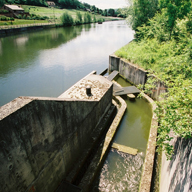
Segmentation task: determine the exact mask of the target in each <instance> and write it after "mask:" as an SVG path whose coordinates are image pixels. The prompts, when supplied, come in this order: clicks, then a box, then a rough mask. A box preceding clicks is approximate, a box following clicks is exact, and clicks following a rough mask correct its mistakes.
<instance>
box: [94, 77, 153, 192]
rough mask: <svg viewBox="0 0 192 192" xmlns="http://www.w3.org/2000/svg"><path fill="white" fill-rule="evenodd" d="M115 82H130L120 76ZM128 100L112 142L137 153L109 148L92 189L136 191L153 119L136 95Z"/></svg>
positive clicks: (106, 191)
mask: <svg viewBox="0 0 192 192" xmlns="http://www.w3.org/2000/svg"><path fill="white" fill-rule="evenodd" d="M117 82H118V83H119V84H120V85H121V86H122V87H126V86H129V85H130V84H129V83H128V82H126V81H125V80H124V79H122V78H118V79H117ZM123 98H124V99H125V101H126V103H127V111H126V113H125V115H124V117H123V119H122V121H121V124H120V126H119V129H118V131H117V133H116V135H115V138H114V142H115V143H118V144H121V145H125V146H128V147H132V148H135V149H138V154H137V155H136V156H133V155H130V154H125V153H122V152H119V151H117V150H115V149H111V150H110V152H109V154H108V156H107V158H106V160H105V162H104V164H103V166H102V169H101V171H100V173H99V174H98V177H97V178H96V180H95V181H94V184H93V188H92V192H112V191H113V192H137V191H138V190H139V184H140V179H141V174H142V166H143V162H144V158H145V151H146V147H147V141H148V136H149V129H150V124H151V118H152V109H151V106H150V104H149V103H148V102H147V101H146V100H144V99H140V98H137V99H136V100H135V101H130V100H129V99H127V98H126V97H123Z"/></svg>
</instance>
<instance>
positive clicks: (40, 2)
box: [0, 0, 48, 7]
mask: <svg viewBox="0 0 192 192" xmlns="http://www.w3.org/2000/svg"><path fill="white" fill-rule="evenodd" d="M4 4H21V5H37V6H48V4H47V2H46V1H45V0H0V7H1V6H3V5H4Z"/></svg>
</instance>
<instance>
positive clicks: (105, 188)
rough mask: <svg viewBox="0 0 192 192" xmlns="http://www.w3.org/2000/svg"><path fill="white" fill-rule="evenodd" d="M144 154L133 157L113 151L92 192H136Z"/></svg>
mask: <svg viewBox="0 0 192 192" xmlns="http://www.w3.org/2000/svg"><path fill="white" fill-rule="evenodd" d="M143 162H144V157H143V155H142V153H138V154H137V155H135V156H133V155H130V154H125V153H122V152H119V151H116V150H115V149H112V150H111V151H110V153H109V155H108V157H107V159H106V160H105V162H104V165H103V167H102V169H101V172H100V175H99V178H98V179H97V181H96V182H95V184H94V186H93V189H92V191H91V192H98V191H99V192H112V191H113V192H136V191H138V189H139V183H140V179H141V173H142V165H143Z"/></svg>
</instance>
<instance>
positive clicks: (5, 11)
mask: <svg viewBox="0 0 192 192" xmlns="http://www.w3.org/2000/svg"><path fill="white" fill-rule="evenodd" d="M0 13H9V11H7V10H4V9H0Z"/></svg>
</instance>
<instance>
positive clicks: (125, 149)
mask: <svg viewBox="0 0 192 192" xmlns="http://www.w3.org/2000/svg"><path fill="white" fill-rule="evenodd" d="M112 148H114V149H117V150H118V151H121V152H123V153H129V154H131V155H137V152H138V149H134V148H131V147H127V146H125V145H120V144H117V143H113V145H112Z"/></svg>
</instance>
